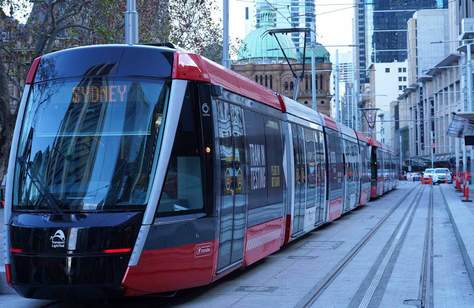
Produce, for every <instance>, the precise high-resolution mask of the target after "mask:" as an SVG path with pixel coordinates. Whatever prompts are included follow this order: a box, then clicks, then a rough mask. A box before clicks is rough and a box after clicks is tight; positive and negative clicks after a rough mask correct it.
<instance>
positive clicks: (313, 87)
mask: <svg viewBox="0 0 474 308" xmlns="http://www.w3.org/2000/svg"><path fill="white" fill-rule="evenodd" d="M312 28H313V31H314V33H311V32H310V35H311V107H312V108H313V110H315V111H318V99H317V95H318V93H317V88H316V87H317V85H316V55H315V51H316V46H315V45H316V24H315V23H314V21H313V27H312Z"/></svg>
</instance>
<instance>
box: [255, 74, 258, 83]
mask: <svg viewBox="0 0 474 308" xmlns="http://www.w3.org/2000/svg"><path fill="white" fill-rule="evenodd" d="M255 82H257V83H258V75H255Z"/></svg>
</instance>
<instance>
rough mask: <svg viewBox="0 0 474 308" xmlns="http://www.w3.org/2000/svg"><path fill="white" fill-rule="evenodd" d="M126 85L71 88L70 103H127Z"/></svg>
mask: <svg viewBox="0 0 474 308" xmlns="http://www.w3.org/2000/svg"><path fill="white" fill-rule="evenodd" d="M127 92H128V87H127V85H110V86H89V85H88V86H78V87H74V88H72V102H73V103H75V104H79V103H85V102H88V103H124V102H126V101H127Z"/></svg>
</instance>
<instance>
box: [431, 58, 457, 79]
mask: <svg viewBox="0 0 474 308" xmlns="http://www.w3.org/2000/svg"><path fill="white" fill-rule="evenodd" d="M459 58H460V56H459V55H457V54H453V53H452V54H449V55H448V56H447V57H445V58H444V59H443V60H441V61H440V62H439V63H438V64H436V65H435V66H434V67H433V68H431V69H430V70H429V71H428V72H426V74H427V75H431V76H433V75H436V74H437V73H438V72H440V71H442V70H443V69H447V68H449V67H451V66H452V65H453V64H455V63H457V62H458V61H459Z"/></svg>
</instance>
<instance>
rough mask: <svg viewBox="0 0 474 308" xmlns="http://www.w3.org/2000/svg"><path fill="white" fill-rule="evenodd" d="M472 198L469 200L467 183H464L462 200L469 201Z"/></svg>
mask: <svg viewBox="0 0 474 308" xmlns="http://www.w3.org/2000/svg"><path fill="white" fill-rule="evenodd" d="M471 201H472V200H469V185H464V199H463V200H462V202H471Z"/></svg>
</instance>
